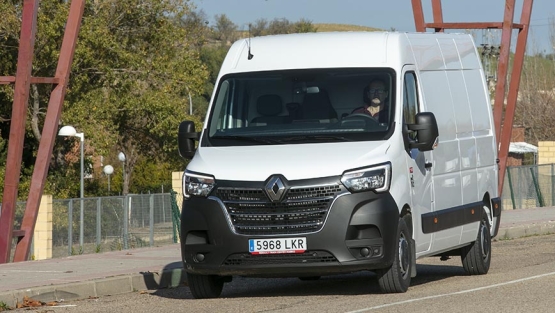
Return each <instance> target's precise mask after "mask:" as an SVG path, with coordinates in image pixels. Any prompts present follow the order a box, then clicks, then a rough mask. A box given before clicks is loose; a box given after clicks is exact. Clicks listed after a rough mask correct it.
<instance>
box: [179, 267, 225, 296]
mask: <svg viewBox="0 0 555 313" xmlns="http://www.w3.org/2000/svg"><path fill="white" fill-rule="evenodd" d="M187 283H188V284H189V289H190V290H191V293H192V294H193V297H194V298H195V299H209V298H217V297H219V296H220V294H221V293H222V289H223V287H224V279H223V278H222V277H219V276H215V275H197V274H190V273H187Z"/></svg>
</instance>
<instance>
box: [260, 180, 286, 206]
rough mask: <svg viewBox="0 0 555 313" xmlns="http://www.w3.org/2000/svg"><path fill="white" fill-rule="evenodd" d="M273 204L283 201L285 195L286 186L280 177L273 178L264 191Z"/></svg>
mask: <svg viewBox="0 0 555 313" xmlns="http://www.w3.org/2000/svg"><path fill="white" fill-rule="evenodd" d="M264 190H265V191H266V194H267V195H268V198H270V200H271V201H272V202H277V201H279V200H281V198H282V197H283V194H284V193H285V185H284V184H283V182H282V181H281V179H280V178H279V177H272V178H271V179H270V180H269V181H268V183H267V184H266V188H265V189H264Z"/></svg>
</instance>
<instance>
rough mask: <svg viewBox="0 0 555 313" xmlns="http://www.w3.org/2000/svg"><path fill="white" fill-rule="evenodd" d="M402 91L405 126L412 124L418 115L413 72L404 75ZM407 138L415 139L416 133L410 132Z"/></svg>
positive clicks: (416, 92) (416, 91) (416, 90)
mask: <svg viewBox="0 0 555 313" xmlns="http://www.w3.org/2000/svg"><path fill="white" fill-rule="evenodd" d="M403 91H404V96H403V121H404V123H405V124H414V123H415V116H416V113H418V89H417V86H416V75H415V73H414V72H407V73H405V79H404V83H403ZM409 137H410V138H411V139H416V133H414V132H410V133H409Z"/></svg>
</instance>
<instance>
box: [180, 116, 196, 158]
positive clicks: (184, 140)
mask: <svg viewBox="0 0 555 313" xmlns="http://www.w3.org/2000/svg"><path fill="white" fill-rule="evenodd" d="M198 139H199V133H197V132H195V123H194V122H192V121H183V122H181V123H180V124H179V131H178V133H177V147H178V150H179V155H181V157H182V158H186V159H191V158H192V157H193V156H194V155H195V140H198Z"/></svg>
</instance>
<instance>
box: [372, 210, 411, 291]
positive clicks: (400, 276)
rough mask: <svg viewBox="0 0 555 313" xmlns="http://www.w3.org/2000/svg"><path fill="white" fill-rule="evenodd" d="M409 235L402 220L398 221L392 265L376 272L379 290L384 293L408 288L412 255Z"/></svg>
mask: <svg viewBox="0 0 555 313" xmlns="http://www.w3.org/2000/svg"><path fill="white" fill-rule="evenodd" d="M411 236H412V235H411V233H410V231H409V228H408V226H407V224H406V222H405V220H404V219H402V218H401V219H399V225H398V227H397V247H396V249H395V257H394V259H393V264H391V267H390V268H388V269H382V270H378V271H377V272H376V274H377V276H378V283H379V284H380V290H381V291H382V292H385V293H402V292H406V291H407V290H408V289H409V286H410V279H411V270H412V268H411V267H412V262H411V260H412V259H411V255H412V253H413V251H412V248H411V244H410V239H411Z"/></svg>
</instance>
